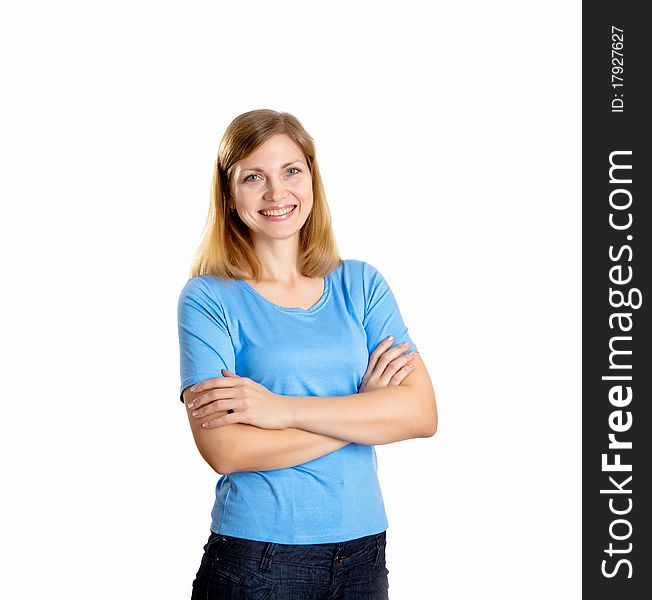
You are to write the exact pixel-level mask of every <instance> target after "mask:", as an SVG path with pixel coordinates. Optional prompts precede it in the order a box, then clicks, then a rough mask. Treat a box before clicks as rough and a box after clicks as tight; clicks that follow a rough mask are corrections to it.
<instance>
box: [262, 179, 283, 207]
mask: <svg viewBox="0 0 652 600" xmlns="http://www.w3.org/2000/svg"><path fill="white" fill-rule="evenodd" d="M267 182H268V183H267V193H266V194H265V195H266V196H267V197H268V198H269V199H270V200H272V201H276V200H284V199H285V198H287V195H288V191H287V189H286V187H285V184H284V182H283V180H282V179H281V178H280V177H269V178H268V179H267Z"/></svg>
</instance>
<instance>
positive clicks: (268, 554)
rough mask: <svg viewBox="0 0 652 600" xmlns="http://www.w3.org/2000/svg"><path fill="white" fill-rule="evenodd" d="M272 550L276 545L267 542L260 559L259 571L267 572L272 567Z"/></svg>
mask: <svg viewBox="0 0 652 600" xmlns="http://www.w3.org/2000/svg"><path fill="white" fill-rule="evenodd" d="M274 550H276V544H275V543H274V542H267V543H266V544H265V548H264V549H263V555H262V557H261V559H260V570H261V571H269V570H270V569H271V567H272V558H273V557H274Z"/></svg>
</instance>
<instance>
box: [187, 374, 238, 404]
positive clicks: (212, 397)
mask: <svg viewBox="0 0 652 600" xmlns="http://www.w3.org/2000/svg"><path fill="white" fill-rule="evenodd" d="M231 381H233V380H231ZM236 393H237V388H236V387H235V385H233V384H231V386H230V387H225V386H222V387H218V388H213V389H210V390H206V391H205V392H204V393H203V394H199V395H198V396H196V397H195V399H194V400H192V401H191V402H189V403H188V408H195V409H197V408H200V407H202V406H205V405H206V404H210V403H212V402H215V401H216V400H227V399H229V398H235V396H236Z"/></svg>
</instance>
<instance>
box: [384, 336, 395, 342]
mask: <svg viewBox="0 0 652 600" xmlns="http://www.w3.org/2000/svg"><path fill="white" fill-rule="evenodd" d="M393 339H394V336H393V335H390V336H389V337H387V338H385V341H388V342H391V341H392V340H393Z"/></svg>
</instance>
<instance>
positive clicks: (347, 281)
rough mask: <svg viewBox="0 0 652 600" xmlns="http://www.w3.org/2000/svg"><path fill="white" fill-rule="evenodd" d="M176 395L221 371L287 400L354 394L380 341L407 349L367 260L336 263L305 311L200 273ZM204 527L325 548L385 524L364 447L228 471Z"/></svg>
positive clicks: (382, 284) (183, 315)
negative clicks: (262, 468) (302, 460)
mask: <svg viewBox="0 0 652 600" xmlns="http://www.w3.org/2000/svg"><path fill="white" fill-rule="evenodd" d="M178 325H179V344H180V359H181V361H180V362H181V395H180V399H181V401H182V402H183V390H184V389H185V388H186V387H188V386H190V385H193V384H195V383H197V382H199V381H204V380H206V379H211V378H213V377H221V376H222V373H221V369H223V368H224V369H227V370H229V371H231V372H232V373H235V374H236V375H239V376H241V377H249V378H250V379H252V380H254V381H256V382H258V383H260V384H261V385H264V386H265V387H266V388H267V389H268V390H270V391H271V392H274V393H276V394H282V395H285V396H345V395H350V394H356V393H357V392H358V388H359V386H360V383H361V382H362V377H363V375H364V373H365V371H366V370H367V364H368V361H369V355H370V354H371V352H373V350H375V348H376V346H377V345H378V344H379V343H380V342H381V341H382V340H384V339H385V338H386V337H387V336H389V335H393V336H394V344H399V343H401V342H404V341H407V342H410V344H411V346H410V347H409V348H407V349H406V350H405V352H410V351H412V350H417V348H416V346H415V344H414V343H413V342H412V340H411V339H410V337H409V335H408V331H407V328H406V326H405V324H404V323H403V319H402V318H401V314H400V312H399V309H398V306H397V304H396V300H395V299H394V295H393V294H392V292H391V290H390V288H389V286H388V284H387V282H386V281H385V279H384V278H383V276H382V275H381V274H380V273H379V272H378V271H377V270H376V269H375V268H374V267H373V266H371V265H370V264H368V263H365V262H362V261H359V260H352V259H349V260H344V261H343V263H341V264H340V265H339V266H338V267H337V268H336V269H335V270H334V271H332V272H331V273H329V274H328V275H327V276H326V277H325V278H324V292H323V295H322V297H321V298H320V299H319V300H318V301H317V303H316V304H314V305H313V306H311V307H310V308H308V309H303V308H285V307H282V306H278V305H276V304H274V303H272V302H270V301H269V300H267V299H266V298H264V297H263V296H261V295H260V294H259V293H258V292H257V291H256V290H254V288H253V287H251V286H250V285H249V284H248V283H247V282H246V281H243V280H240V279H225V278H218V277H216V276H213V275H201V276H199V277H194V278H191V279H189V280H188V281H187V283H186V284H185V286H184V287H183V289H182V291H181V294H180V296H179V304H178ZM211 520H212V521H211V527H210V528H211V530H212V531H214V532H215V533H218V534H220V533H221V534H223V535H229V536H235V537H241V538H246V539H250V540H258V541H263V542H275V543H277V544H325V543H334V542H340V541H347V540H351V539H355V538H358V537H363V536H367V535H372V534H376V533H380V532H381V531H384V530H385V529H387V517H386V515H385V507H384V503H383V498H382V494H381V491H380V486H379V483H378V476H377V460H376V452H375V449H374V446H369V445H364V444H357V443H349V444H347V445H346V446H344V447H342V448H340V449H339V450H336V451H334V452H331V453H329V454H326V455H324V456H321V457H319V458H316V459H314V460H311V461H308V462H306V463H303V464H301V465H296V466H294V467H290V468H286V469H274V470H270V471H255V472H249V471H246V472H244V471H243V472H234V473H230V474H228V475H223V476H221V477H220V479H219V481H218V482H217V485H216V487H215V503H214V506H213V510H212V512H211Z"/></svg>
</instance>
